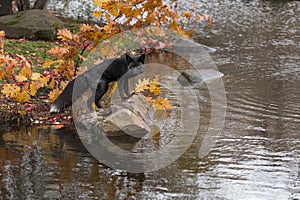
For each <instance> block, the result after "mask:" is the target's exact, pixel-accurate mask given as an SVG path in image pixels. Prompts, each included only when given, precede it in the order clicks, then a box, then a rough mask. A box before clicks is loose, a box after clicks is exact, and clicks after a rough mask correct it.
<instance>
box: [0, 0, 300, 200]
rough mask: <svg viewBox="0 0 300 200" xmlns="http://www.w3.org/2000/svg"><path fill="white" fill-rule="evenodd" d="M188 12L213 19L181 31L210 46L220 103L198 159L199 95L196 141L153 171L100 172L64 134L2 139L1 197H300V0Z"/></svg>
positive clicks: (206, 102) (40, 132) (205, 113)
mask: <svg viewBox="0 0 300 200" xmlns="http://www.w3.org/2000/svg"><path fill="white" fill-rule="evenodd" d="M188 2H189V1H188ZM182 6H184V7H186V8H190V7H191V6H190V4H189V3H182ZM197 6H199V11H200V12H201V11H204V10H205V12H207V13H210V14H212V15H213V20H214V21H213V23H214V26H213V28H212V29H208V28H207V27H206V25H205V24H198V25H197V26H195V25H190V26H191V27H193V26H195V28H196V30H197V35H196V37H195V39H196V40H198V41H199V42H201V43H204V44H206V45H208V46H211V47H214V48H216V49H217V51H216V52H215V53H213V54H211V56H212V58H213V60H214V61H215V63H216V65H217V66H218V69H219V71H220V72H222V73H224V77H223V82H224V85H225V90H226V96H227V116H226V121H225V125H224V128H223V131H222V133H221V135H220V136H219V137H218V139H217V144H216V145H215V146H214V148H213V149H212V151H211V152H210V153H209V154H208V155H207V156H206V157H205V158H201V159H200V158H198V156H197V155H198V149H199V146H200V144H201V142H202V138H203V134H204V133H205V132H206V130H207V128H208V124H209V118H210V111H211V110H210V96H209V93H208V92H207V91H206V89H205V88H204V89H201V92H200V93H201V98H200V100H199V102H200V103H201V104H200V105H201V106H200V111H201V112H200V113H201V117H200V119H201V120H200V128H199V131H198V137H197V139H196V141H195V143H194V144H193V145H192V146H191V148H190V149H189V150H188V151H187V152H186V153H185V154H184V155H183V156H182V157H181V158H180V159H178V160H177V161H176V162H174V163H172V164H171V165H170V166H168V167H166V168H164V169H161V170H159V171H156V172H152V173H145V174H139V175H136V174H128V173H126V172H124V171H121V170H114V169H111V168H108V167H105V166H104V165H102V164H100V163H99V162H98V161H97V160H96V159H94V158H93V157H92V156H91V155H90V154H89V153H88V152H87V151H86V150H85V148H84V146H83V145H82V143H81V141H80V139H78V137H76V134H75V133H74V132H73V131H72V130H68V129H67V130H60V131H57V130H52V129H50V128H41V129H39V128H32V129H23V130H22V131H19V132H2V134H1V139H0V154H1V158H2V159H1V160H0V178H1V179H0V188H1V189H0V198H1V199H41V198H44V199H270V200H273V199H300V20H299V19H300V2H299V1H216V0H213V1H204V2H203V1H201V2H199V3H197ZM152 59H159V60H160V61H161V59H164V58H162V57H161V56H160V57H154V58H152ZM165 59H166V62H167V61H168V60H172V57H166V58H165Z"/></svg>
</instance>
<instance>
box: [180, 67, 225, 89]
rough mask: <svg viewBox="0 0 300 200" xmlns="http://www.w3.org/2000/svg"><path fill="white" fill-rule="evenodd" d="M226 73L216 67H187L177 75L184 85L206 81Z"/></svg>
mask: <svg viewBox="0 0 300 200" xmlns="http://www.w3.org/2000/svg"><path fill="white" fill-rule="evenodd" d="M223 76H224V74H223V73H221V72H219V71H217V70H214V69H200V70H196V69H186V70H184V71H183V72H181V74H180V75H179V76H178V77H177V80H178V82H179V83H180V84H181V85H182V86H189V85H195V84H202V83H206V82H208V81H211V80H215V79H218V78H221V77H223Z"/></svg>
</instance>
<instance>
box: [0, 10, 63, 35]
mask: <svg viewBox="0 0 300 200" xmlns="http://www.w3.org/2000/svg"><path fill="white" fill-rule="evenodd" d="M64 25H65V24H64V22H63V21H61V20H60V19H58V18H57V17H56V16H55V15H53V14H50V13H49V12H48V11H46V10H27V11H22V12H16V13H14V14H12V15H6V16H2V17H0V30H4V31H5V34H6V37H8V38H16V39H17V38H27V39H34V40H54V39H55V37H56V29H57V28H61V27H63V26H64Z"/></svg>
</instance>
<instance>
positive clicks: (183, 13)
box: [182, 10, 192, 19]
mask: <svg viewBox="0 0 300 200" xmlns="http://www.w3.org/2000/svg"><path fill="white" fill-rule="evenodd" d="M182 15H183V16H184V17H186V18H188V19H190V18H191V17H192V13H191V12H188V11H185V10H183V11H182Z"/></svg>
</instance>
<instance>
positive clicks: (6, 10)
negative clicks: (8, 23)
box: [0, 0, 12, 16]
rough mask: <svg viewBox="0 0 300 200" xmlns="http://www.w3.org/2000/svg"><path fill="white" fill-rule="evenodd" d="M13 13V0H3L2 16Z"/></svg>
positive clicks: (0, 14) (0, 7)
mask: <svg viewBox="0 0 300 200" xmlns="http://www.w3.org/2000/svg"><path fill="white" fill-rule="evenodd" d="M9 14H12V0H1V2H0V16H4V15H9Z"/></svg>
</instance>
